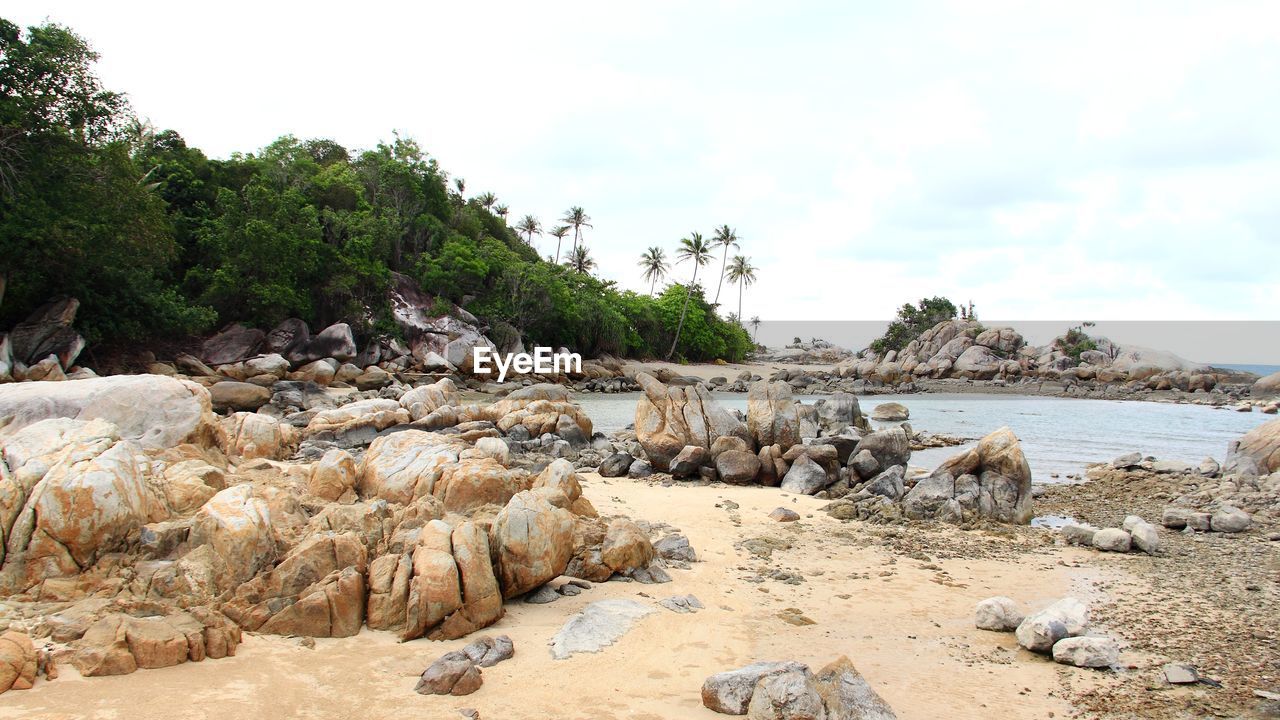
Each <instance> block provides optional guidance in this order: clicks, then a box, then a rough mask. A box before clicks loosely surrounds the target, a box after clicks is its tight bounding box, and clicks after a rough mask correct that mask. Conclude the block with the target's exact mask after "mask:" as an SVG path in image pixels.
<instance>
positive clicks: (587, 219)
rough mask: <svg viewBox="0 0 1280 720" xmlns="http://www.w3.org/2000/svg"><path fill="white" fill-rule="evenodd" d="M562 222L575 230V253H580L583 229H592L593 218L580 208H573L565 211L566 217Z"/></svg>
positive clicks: (561, 219)
mask: <svg viewBox="0 0 1280 720" xmlns="http://www.w3.org/2000/svg"><path fill="white" fill-rule="evenodd" d="M560 222H562V223H564V224H565V225H568V226H569V227H572V228H573V252H574V253H575V254H576V253H577V252H578V241H579V239H580V238H581V237H582V228H584V227H591V226H592V225H591V216H590V215H587V213H586V211H585V210H583V209H582V208H580V207H578V206H576V205H575V206H573V207H571V208H569V209H568V210H566V211H565V213H564V217H562V218H560Z"/></svg>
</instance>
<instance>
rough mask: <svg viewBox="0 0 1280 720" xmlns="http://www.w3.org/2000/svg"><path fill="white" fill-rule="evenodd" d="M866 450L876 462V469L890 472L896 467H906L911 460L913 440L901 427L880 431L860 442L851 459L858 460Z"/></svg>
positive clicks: (866, 436) (855, 447)
mask: <svg viewBox="0 0 1280 720" xmlns="http://www.w3.org/2000/svg"><path fill="white" fill-rule="evenodd" d="M864 450H865V451H867V452H868V453H869V454H870V455H871V457H872V458H873V459H874V460H875V465H876V469H878V470H888V469H889V468H891V467H893V466H894V465H906V464H907V463H908V462H909V461H910V460H911V439H910V438H908V437H907V431H906V430H905V429H903V428H901V427H895V428H889V429H888V430H880V431H877V432H873V433H870V434H868V435H865V436H864V437H863V438H862V439H861V440H859V441H858V444H857V445H855V446H854V448H853V452H852V454H851V457H854V458H856V457H857V456H858V455H859V454H861V453H862V451H864Z"/></svg>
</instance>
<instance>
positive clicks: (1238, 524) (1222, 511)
mask: <svg viewBox="0 0 1280 720" xmlns="http://www.w3.org/2000/svg"><path fill="white" fill-rule="evenodd" d="M1252 524H1253V518H1252V517H1250V516H1249V513H1247V512H1245V511H1243V510H1241V509H1240V508H1237V507H1232V506H1230V505H1223V506H1222V507H1221V508H1219V509H1218V511H1217V512H1215V513H1214V514H1213V517H1212V519H1211V520H1210V521H1209V526H1210V527H1211V528H1213V531H1214V532H1220V533H1240V532H1244V531H1245V530H1248V529H1249V526H1250V525H1252Z"/></svg>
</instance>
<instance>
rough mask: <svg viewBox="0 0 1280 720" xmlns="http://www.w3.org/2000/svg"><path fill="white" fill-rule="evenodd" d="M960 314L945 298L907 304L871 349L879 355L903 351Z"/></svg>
mask: <svg viewBox="0 0 1280 720" xmlns="http://www.w3.org/2000/svg"><path fill="white" fill-rule="evenodd" d="M958 312H959V310H958V309H957V308H956V306H955V304H954V303H952V302H951V301H950V300H948V299H946V298H944V297H931V298H924V299H922V300H920V301H919V302H917V303H916V304H915V305H912V304H911V303H906V304H904V305H903V306H902V307H901V308H899V309H898V316H897V318H896V319H895V320H894V321H893V322H891V323H889V327H888V329H886V330H885V333H884V336H883V337H880V338H877V339H876V340H875V341H874V342H872V343H871V349H872V350H873V351H875V352H877V353H886V352H888V351H890V350H901V349H902V348H904V347H906V346H907V343H909V342H911V341H912V340H915V339H916V338H917V337H919V336H920V334H921V333H923V332H924V331H925V330H928V329H929V328H931V327H933V326H934V325H937V324H938V323H940V322H943V321H944V320H952V319H954V318H955V317H956V314H957V313H958Z"/></svg>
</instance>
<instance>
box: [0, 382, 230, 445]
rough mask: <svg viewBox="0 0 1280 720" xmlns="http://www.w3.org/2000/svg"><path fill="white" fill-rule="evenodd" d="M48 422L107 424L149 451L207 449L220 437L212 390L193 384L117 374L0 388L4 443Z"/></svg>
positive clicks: (0, 431) (0, 439)
mask: <svg viewBox="0 0 1280 720" xmlns="http://www.w3.org/2000/svg"><path fill="white" fill-rule="evenodd" d="M48 418H71V419H75V420H94V419H101V420H106V421H108V422H110V423H111V424H112V425H114V426H115V427H116V430H117V432H118V433H119V437H120V439H121V440H133V441H135V442H137V443H138V444H139V445H141V446H142V447H143V448H145V449H163V448H170V447H174V446H175V445H180V444H182V443H195V444H198V445H204V446H206V447H208V446H213V445H215V444H217V440H218V437H219V432H218V424H217V418H216V417H215V416H214V414H213V409H212V406H211V404H210V400H209V392H208V391H207V390H205V389H204V388H203V387H201V386H200V385H197V384H196V383H193V382H191V381H189V380H178V379H176V378H171V377H164V376H161V375H113V376H110V377H99V378H88V379H85V380H72V381H69V382H31V383H15V384H8V385H0V442H4V441H5V440H6V439H7V438H8V437H10V436H11V435H12V434H13V433H15V432H17V431H18V430H21V429H22V428H24V427H26V426H28V425H31V424H33V423H37V422H39V421H41V420H45V419H48Z"/></svg>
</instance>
